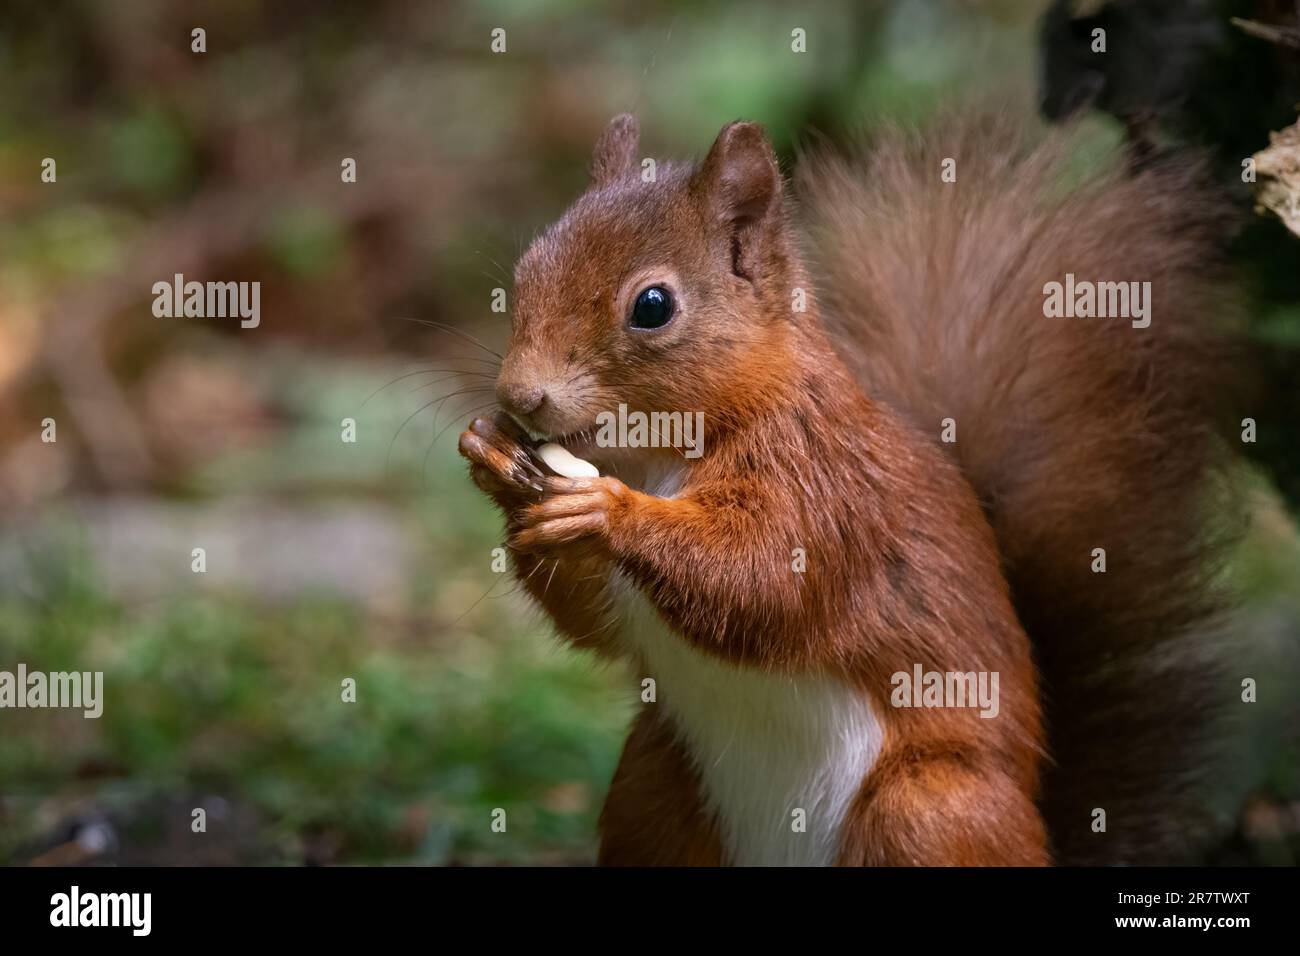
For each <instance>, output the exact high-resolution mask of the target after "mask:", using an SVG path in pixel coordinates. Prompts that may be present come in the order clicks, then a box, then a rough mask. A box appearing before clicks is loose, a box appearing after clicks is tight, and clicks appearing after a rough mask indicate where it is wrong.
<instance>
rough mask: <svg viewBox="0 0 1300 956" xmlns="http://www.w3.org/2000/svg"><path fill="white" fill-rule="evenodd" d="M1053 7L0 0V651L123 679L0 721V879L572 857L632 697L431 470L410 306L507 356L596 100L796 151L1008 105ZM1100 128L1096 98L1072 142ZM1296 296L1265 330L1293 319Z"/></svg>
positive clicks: (1278, 610)
mask: <svg viewBox="0 0 1300 956" xmlns="http://www.w3.org/2000/svg"><path fill="white" fill-rule="evenodd" d="M1043 6H1044V4H1043V3H1036V2H1013V0H990V2H985V3H974V2H967V3H963V2H941V0H900V2H894V3H863V2H853V0H837V2H821V3H809V4H806V5H801V6H800V7H799V8H798V9H797V10H796V9H793V8H792V7H791V6H790V5H789V4H786V3H776V2H773V3H744V4H739V3H709V2H703V3H700V2H689V3H688V2H680V3H679V2H667V0H636V2H624V3H612V4H595V3H588V2H583V0H545V2H522V0H520V2H508V0H487V2H475V3H472V4H471V3H459V4H458V3H443V2H433V3H424V2H417V0H379V2H374V3H356V4H329V5H317V4H309V3H305V2H274V3H273V2H270V0H231V2H226V3H220V4H215V3H214V4H205V5H201V6H194V7H192V6H191V5H188V4H175V3H168V2H165V0H126V2H122V3H107V2H102V3H89V2H87V3H72V2H44V0H42V2H34V0H7V2H6V3H5V4H4V9H3V12H2V13H0V77H2V80H3V81H2V82H0V503H2V504H3V515H2V519H0V520H2V522H3V523H2V524H0V669H13V667H14V666H15V665H16V663H17V662H18V661H22V662H25V663H26V664H27V665H28V667H29V668H30V669H33V670H37V669H40V670H71V669H75V670H102V671H104V672H105V685H106V701H105V704H104V716H103V717H102V718H101V719H99V720H86V719H83V718H82V717H81V715H80V713H79V712H70V711H54V710H46V711H5V712H2V713H0V862H10V863H14V862H36V863H81V862H86V863H97V862H119V863H167V864H183V863H290V864H294V863H354V862H402V863H430V864H449V863H457V864H465V863H469V864H478V863H588V862H590V861H592V860H593V858H594V843H595V841H594V832H595V818H596V815H597V813H598V810H599V805H600V801H601V799H602V796H603V792H604V788H605V786H606V784H607V782H608V780H609V777H610V775H611V773H612V771H613V767H614V764H615V761H616V759H617V756H618V751H619V748H620V745H621V741H622V737H623V733H624V729H625V727H626V723H627V721H628V719H629V717H630V714H631V712H632V701H633V700H634V696H633V688H632V685H631V684H629V683H628V682H626V681H625V679H624V678H623V677H622V676H621V675H620V674H618V673H616V672H613V671H610V670H607V669H602V668H599V667H597V666H596V665H595V664H593V663H592V662H591V661H590V660H589V659H588V658H586V657H583V656H580V655H577V654H574V653H572V652H570V651H568V650H566V649H564V648H562V647H560V645H559V644H558V642H556V641H555V640H554V639H553V638H552V637H551V636H550V634H549V630H548V627H547V625H546V623H545V621H544V620H543V619H542V618H541V617H540V616H539V615H538V614H537V613H536V612H534V611H533V610H531V609H530V608H529V607H528V606H527V605H526V604H525V603H524V602H523V601H522V600H521V599H520V598H519V596H518V595H517V594H515V593H514V591H513V588H512V586H511V583H510V581H509V580H508V579H507V576H505V575H498V574H495V573H493V570H492V560H493V555H492V549H493V548H494V547H496V546H497V545H498V544H499V543H500V541H499V539H500V530H499V521H498V518H497V516H496V515H495V514H494V512H493V511H492V510H491V508H490V507H489V506H488V504H487V503H486V502H485V501H484V500H483V499H482V498H481V496H479V495H478V493H477V492H476V491H475V490H474V489H473V488H472V486H471V485H470V483H469V482H468V480H467V479H466V477H465V474H464V469H463V467H462V464H461V462H460V460H459V458H458V457H457V456H456V453H455V439H456V435H457V432H458V431H459V429H460V428H461V427H463V425H464V423H465V421H467V419H468V417H469V416H470V415H471V414H472V412H473V410H474V409H475V408H478V407H481V406H482V405H483V404H484V403H485V402H487V401H488V400H489V398H490V396H489V395H488V394H487V392H486V391H483V390H482V389H483V388H484V387H485V386H487V385H490V379H488V378H485V377H484V375H486V374H490V372H491V368H490V362H491V361H492V356H491V355H490V354H489V353H488V352H487V351H484V350H483V349H482V348H480V347H479V346H478V345H476V344H473V343H471V342H469V341H468V340H467V339H465V338H464V337H462V336H461V335H459V334H458V333H456V332H448V331H446V330H445V329H443V328H441V327H434V326H431V325H428V324H424V323H426V322H432V323H441V324H446V325H448V326H451V327H454V328H455V329H457V330H463V331H465V332H466V333H467V334H469V335H472V336H474V337H475V338H478V339H481V340H482V341H483V342H485V343H486V346H487V347H488V348H492V349H497V350H500V349H501V347H502V345H503V343H504V340H505V331H506V323H505V319H504V317H503V316H499V315H494V314H493V313H492V312H491V309H490V303H491V297H492V290H493V289H494V288H496V287H498V286H501V287H505V288H509V274H510V269H511V266H512V263H513V261H514V259H515V258H516V257H517V255H518V253H519V252H520V251H521V249H522V248H523V246H524V245H525V244H526V243H527V242H528V240H529V239H530V237H531V236H532V235H533V234H534V233H535V232H536V231H537V230H538V229H539V228H540V227H542V226H544V225H545V224H546V223H547V222H548V221H550V220H551V219H552V218H554V217H555V216H556V215H557V214H558V213H559V212H560V211H561V210H562V209H563V208H564V207H565V205H566V204H567V203H568V201H570V200H571V199H572V197H573V196H574V195H575V194H576V193H577V192H578V191H580V190H581V188H582V187H583V185H584V182H585V175H586V174H585V167H586V161H587V155H588V150H589V148H590V145H591V143H592V141H593V140H594V138H595V136H596V135H597V133H598V132H599V130H600V129H601V127H602V126H603V124H604V122H605V121H606V120H607V119H608V118H609V117H610V116H611V115H613V114H614V113H617V112H620V111H623V110H635V111H636V112H637V113H638V114H639V116H640V119H641V126H642V129H643V147H644V148H645V149H647V150H648V151H652V152H653V153H654V154H656V155H699V154H701V153H702V152H703V150H705V149H706V148H707V146H708V145H709V143H710V142H711V141H712V137H713V136H714V135H715V134H716V132H717V129H718V128H719V127H720V126H721V125H722V124H724V123H725V122H727V121H729V120H731V119H734V118H737V117H747V118H752V119H757V120H760V121H761V122H763V123H764V124H766V125H767V127H768V129H769V131H770V132H771V134H772V136H773V139H774V141H775V143H776V144H777V146H778V149H779V151H780V152H781V153H782V155H783V156H784V157H787V158H788V157H792V155H793V153H794V151H795V150H796V148H797V147H798V145H799V144H801V143H806V142H809V141H811V140H814V139H816V138H821V137H825V138H828V139H831V140H838V139H841V138H842V137H843V136H844V135H845V134H846V132H847V131H849V130H853V129H857V128H866V129H868V130H869V129H870V128H871V127H872V125H873V124H875V123H877V122H879V121H881V120H883V119H886V118H889V119H897V120H902V121H906V122H921V121H924V120H925V119H926V118H927V117H929V116H931V115H933V114H934V113H935V112H936V111H937V110H939V109H940V108H941V107H942V106H943V105H945V104H947V103H951V102H953V101H954V100H958V101H960V100H963V99H964V98H968V97H975V98H979V99H989V98H996V99H998V100H999V101H1001V102H1003V103H1004V104H1006V105H1007V106H1008V108H1010V109H1013V110H1021V111H1024V112H1026V113H1029V112H1032V111H1033V110H1034V108H1035V103H1036V100H1037V82H1038V79H1037V78H1038V66H1037V63H1038V34H1037V29H1038V28H1037V21H1038V17H1039V15H1040V13H1041V12H1042V9H1043ZM196 27H202V28H204V29H205V30H206V44H207V52H206V53H194V52H192V51H191V31H192V30H193V29H194V28H196ZM497 27H501V28H504V29H505V30H506V43H507V48H506V52H505V53H502V54H493V53H492V52H491V51H490V49H489V44H490V40H491V31H492V30H493V29H494V28H497ZM796 27H801V28H803V29H804V30H806V31H807V37H808V49H809V52H808V53H807V54H803V55H795V54H792V53H791V52H790V31H791V30H792V29H794V28H796ZM1121 130H1122V126H1121V124H1120V123H1118V122H1116V121H1115V120H1114V119H1112V118H1108V117H1104V116H1101V115H1096V116H1093V117H1091V118H1089V119H1088V120H1086V121H1085V122H1084V123H1083V124H1082V126H1081V128H1080V131H1079V133H1078V135H1079V138H1080V139H1079V142H1080V149H1079V157H1080V159H1079V162H1080V163H1081V164H1082V165H1084V166H1087V165H1088V164H1089V163H1092V162H1095V161H1096V156H1098V155H1100V153H1101V152H1102V151H1103V150H1104V148H1106V147H1109V146H1113V145H1114V144H1116V143H1118V142H1119V141H1120V139H1121V136H1122V132H1121ZM1259 145H1260V147H1262V146H1263V145H1264V141H1263V140H1261V141H1260V143H1259ZM46 157H51V158H53V159H55V160H56V162H57V182H55V183H44V182H42V181H41V178H40V171H41V164H42V160H43V159H44V158H46ZM345 157H351V158H354V159H355V160H356V166H357V181H356V182H355V183H343V182H341V178H340V164H341V162H342V160H343V159H344V158H345ZM1260 228H1263V229H1266V230H1268V229H1272V230H1273V231H1272V232H1269V233H1268V235H1269V236H1271V237H1272V239H1270V240H1269V242H1273V243H1276V245H1277V247H1278V248H1280V249H1283V251H1282V252H1280V253H1279V256H1280V257H1281V259H1282V260H1283V261H1284V262H1285V261H1286V257H1287V256H1290V257H1292V258H1291V260H1290V261H1294V257H1295V255H1296V253H1297V250H1300V241H1297V242H1296V244H1295V245H1294V246H1291V247H1289V248H1283V247H1284V246H1285V243H1286V242H1287V241H1288V240H1287V238H1286V235H1285V233H1284V232H1282V230H1281V229H1280V227H1276V226H1268V225H1264V226H1261V227H1260ZM1265 245H1266V246H1267V247H1268V248H1273V247H1272V246H1268V244H1267V243H1266V244H1265ZM1265 258H1267V257H1265ZM1278 271H1279V270H1278V269H1277V268H1272V271H1271V272H1270V273H1269V274H1270V275H1275V274H1277V273H1278ZM177 272H180V273H183V274H184V275H185V277H186V278H187V279H191V280H199V281H205V280H208V279H214V280H236V279H237V280H257V281H260V282H261V285H262V299H261V312H262V322H261V325H260V327H259V328H256V329H247V330H245V329H240V328H239V327H238V323H237V322H236V321H234V320H220V319H192V318H191V319H184V318H176V319H160V318H156V317H154V316H153V314H152V312H151V302H152V294H151V292H150V289H151V286H152V284H153V283H154V282H157V281H160V280H162V281H166V280H169V279H170V278H171V276H172V275H173V274H174V273H177ZM1282 272H1283V274H1285V269H1283V270H1282ZM1293 292H1294V288H1293V287H1291V286H1287V285H1286V282H1285V280H1283V281H1281V283H1280V285H1279V283H1278V282H1276V281H1274V282H1273V283H1272V284H1271V285H1268V287H1267V288H1266V289H1264V291H1261V292H1259V294H1258V296H1257V299H1256V313H1255V314H1256V317H1257V318H1258V320H1259V322H1260V323H1262V324H1266V325H1267V327H1268V328H1269V329H1270V330H1271V332H1270V334H1274V335H1276V336H1277V337H1278V340H1279V341H1290V342H1292V343H1293V344H1294V343H1296V342H1300V311H1298V306H1297V303H1300V296H1296V295H1294V294H1293ZM433 370H437V371H433ZM457 373H463V374H462V375H461V376H460V377H453V375H455V374H457ZM462 389H463V390H464V391H461V390H462ZM442 396H448V397H447V398H446V399H445V400H444V401H441V402H437V403H433V404H430V403H431V402H432V401H433V400H434V399H438V398H440V397H442ZM47 417H48V418H53V419H54V420H55V421H56V423H57V441H56V442H54V443H45V442H42V441H41V439H40V433H41V427H42V426H41V422H42V420H43V419H45V418H47ZM345 418H353V419H355V420H356V422H357V440H356V442H355V443H345V442H344V441H342V440H341V422H342V420H343V419H345ZM1252 487H1254V488H1256V489H1257V492H1256V493H1257V496H1258V505H1257V507H1256V508H1255V511H1256V513H1257V521H1256V526H1255V530H1254V532H1253V534H1252V537H1251V539H1250V541H1249V542H1248V545H1247V549H1246V551H1245V554H1244V557H1243V559H1242V561H1241V562H1240V563H1239V566H1238V567H1237V568H1236V569H1235V570H1234V573H1237V574H1238V575H1239V576H1240V578H1241V580H1242V582H1243V583H1244V584H1245V586H1246V588H1247V593H1248V596H1249V599H1250V602H1251V605H1250V606H1251V607H1252V608H1253V609H1254V613H1255V618H1256V621H1257V622H1258V625H1259V626H1258V628H1257V630H1259V631H1260V632H1261V633H1264V634H1266V637H1264V638H1262V640H1263V641H1264V643H1265V645H1267V646H1266V647H1265V650H1264V651H1262V652H1261V653H1262V655H1263V656H1261V657H1260V658H1258V660H1260V661H1276V662H1280V663H1279V667H1281V666H1286V667H1290V666H1293V664H1294V636H1295V633H1296V630H1295V621H1296V620H1297V614H1300V611H1297V609H1296V607H1295V606H1294V596H1295V593H1296V592H1297V590H1298V588H1297V584H1298V583H1300V548H1298V547H1297V543H1296V536H1295V531H1294V526H1293V523H1292V521H1291V519H1290V517H1289V516H1288V513H1287V510H1286V507H1285V506H1284V505H1283V504H1282V503H1281V501H1280V500H1279V498H1278V496H1277V495H1276V493H1275V492H1274V490H1273V480H1272V479H1271V478H1270V477H1269V476H1268V475H1267V474H1264V473H1261V475H1260V476H1258V477H1257V478H1255V479H1254V480H1253V482H1252ZM196 547H203V548H205V549H206V552H207V572H206V573H204V574H196V573H193V572H192V571H191V549H192V548H196ZM1270 642H1273V643H1270ZM349 677H351V678H354V679H355V680H356V682H357V688H358V689H357V701H356V703H354V704H344V703H342V702H341V700H340V685H341V682H342V681H343V680H344V679H345V678H349ZM1294 687H1295V685H1294V684H1292V685H1290V687H1289V689H1290V690H1292V691H1294ZM1290 706H1291V702H1289V701H1284V700H1279V699H1278V697H1277V696H1271V697H1270V698H1269V699H1268V700H1264V701H1261V704H1260V705H1259V707H1260V709H1261V712H1262V716H1261V718H1260V724H1259V726H1260V727H1261V728H1264V729H1262V730H1260V732H1258V733H1253V734H1252V735H1251V737H1250V740H1249V741H1247V742H1244V743H1243V744H1242V746H1244V747H1248V748H1254V749H1253V750H1252V751H1251V759H1250V760H1249V761H1248V763H1249V766H1250V768H1251V776H1250V779H1248V780H1243V781H1240V782H1239V783H1240V786H1236V784H1234V786H1235V789H1234V791H1233V796H1232V798H1231V799H1230V800H1227V801H1226V802H1225V805H1224V808H1221V811H1222V812H1224V813H1227V814H1230V815H1232V816H1234V817H1235V818H1236V822H1235V823H1234V824H1232V825H1231V826H1229V827H1228V829H1227V831H1226V832H1225V840H1224V844H1223V846H1222V847H1219V848H1216V849H1214V851H1213V852H1212V854H1210V855H1209V856H1208V857H1207V858H1208V859H1212V860H1214V861H1216V862H1268V863H1288V862H1295V859H1296V855H1297V853H1300V847H1298V846H1297V840H1296V831H1297V829H1300V827H1298V826H1297V823H1298V822H1300V778H1298V775H1297V767H1298V766H1300V761H1298V760H1297V759H1296V751H1295V741H1294V739H1293V738H1288V737H1287V736H1286V735H1285V734H1284V733H1282V732H1280V729H1281V728H1282V727H1283V725H1284V724H1285V723H1286V722H1287V721H1288V720H1289V719H1290V717H1291V716H1292V714H1293V712H1292V711H1289V710H1288V709H1287V708H1289V707H1290ZM196 807H203V808H205V810H206V811H207V815H208V832H207V833H206V834H201V835H200V834H194V833H192V832H191V829H190V820H191V811H192V810H193V809H194V808H196ZM497 807H500V808H504V809H505V810H506V811H507V814H508V828H507V831H506V833H504V834H502V833H494V832H492V830H491V828H490V822H491V817H490V815H491V812H492V810H493V809H494V808H497Z"/></svg>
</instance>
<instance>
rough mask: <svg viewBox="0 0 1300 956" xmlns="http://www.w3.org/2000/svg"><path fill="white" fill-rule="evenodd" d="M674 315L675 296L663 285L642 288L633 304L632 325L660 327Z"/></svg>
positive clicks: (647, 327)
mask: <svg viewBox="0 0 1300 956" xmlns="http://www.w3.org/2000/svg"><path fill="white" fill-rule="evenodd" d="M672 317H673V297H672V296H671V295H669V294H668V290H667V289H665V288H664V287H663V286H657V285H652V286H650V288H648V289H642V290H641V293H640V294H639V295H638V296H637V297H636V302H634V303H633V304H632V319H631V325H632V328H634V329H658V328H662V327H663V326H665V325H667V324H668V320H669V319H671V318H672Z"/></svg>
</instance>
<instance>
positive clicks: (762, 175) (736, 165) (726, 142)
mask: <svg viewBox="0 0 1300 956" xmlns="http://www.w3.org/2000/svg"><path fill="white" fill-rule="evenodd" d="M691 190H692V192H693V193H695V195H696V196H697V197H699V198H700V199H701V200H703V202H704V203H705V205H706V206H707V207H708V208H709V209H710V210H711V211H712V212H714V213H715V214H716V215H717V216H718V218H719V219H720V220H722V221H723V222H725V223H728V224H730V225H731V226H732V227H734V228H742V227H745V226H749V225H753V224H755V223H758V222H760V221H761V220H763V219H765V218H767V216H768V215H769V214H770V213H771V212H772V211H773V209H774V207H775V205H776V200H777V197H778V196H779V195H780V192H781V167H780V165H779V164H778V163H777V161H776V153H775V152H773V150H772V145H771V144H770V143H769V142H768V141H767V135H766V134H765V133H764V132H763V127H761V126H759V125H758V124H757V123H743V122H735V123H729V124H727V125H726V126H724V127H723V128H722V132H720V133H719V134H718V138H717V139H716V140H714V142H713V147H712V148H711V149H710V150H709V155H708V156H707V157H705V160H704V162H703V164H702V165H701V166H700V168H699V169H698V170H697V171H696V172H695V175H694V176H693V177H692V178H691Z"/></svg>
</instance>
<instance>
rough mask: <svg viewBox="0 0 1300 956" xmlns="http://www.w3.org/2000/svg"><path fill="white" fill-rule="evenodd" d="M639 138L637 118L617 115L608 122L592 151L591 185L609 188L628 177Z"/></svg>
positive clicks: (624, 114) (630, 115) (634, 158)
mask: <svg viewBox="0 0 1300 956" xmlns="http://www.w3.org/2000/svg"><path fill="white" fill-rule="evenodd" d="M640 136H641V133H640V130H639V129H638V127H637V122H636V117H635V116H633V115H632V114H631V113H619V114H618V115H617V116H615V117H614V118H613V119H612V120H610V121H609V125H608V126H606V127H605V131H604V132H603V133H601V134H600V139H598V140H596V148H595V149H593V150H592V152H591V185H592V186H596V187H600V186H608V185H609V184H610V183H612V182H614V181H616V180H618V179H622V178H623V177H624V176H625V175H627V173H628V172H629V171H630V170H631V169H632V165H633V163H634V162H635V161H636V147H637V142H638V141H639V140H640Z"/></svg>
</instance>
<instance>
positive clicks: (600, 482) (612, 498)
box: [509, 476, 631, 552]
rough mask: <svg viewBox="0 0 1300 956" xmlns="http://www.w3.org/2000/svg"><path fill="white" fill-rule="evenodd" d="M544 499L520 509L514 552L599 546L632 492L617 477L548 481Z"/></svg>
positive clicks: (512, 544)
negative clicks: (576, 545)
mask: <svg viewBox="0 0 1300 956" xmlns="http://www.w3.org/2000/svg"><path fill="white" fill-rule="evenodd" d="M544 485H545V489H546V496H545V497H544V498H543V499H542V500H541V501H540V502H538V503H537V504H533V505H529V506H528V507H526V508H523V509H522V510H521V511H520V512H519V514H518V516H517V518H516V521H515V526H514V527H513V528H512V534H511V535H510V541H509V545H510V547H511V548H513V549H514V550H516V551H525V552H547V551H552V550H554V549H557V548H565V547H568V546H570V545H573V544H576V543H581V544H584V545H587V546H593V547H600V546H602V545H603V544H604V543H605V542H606V540H607V538H608V535H609V531H610V528H611V527H612V525H613V524H614V522H615V521H617V519H618V517H619V515H620V514H621V513H622V511H623V509H624V508H626V507H627V504H628V501H629V499H630V497H631V492H630V490H629V489H628V487H627V485H625V484H623V482H621V481H619V480H618V479H617V478H611V477H608V476H604V477H600V478H547V479H545V482H544Z"/></svg>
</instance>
